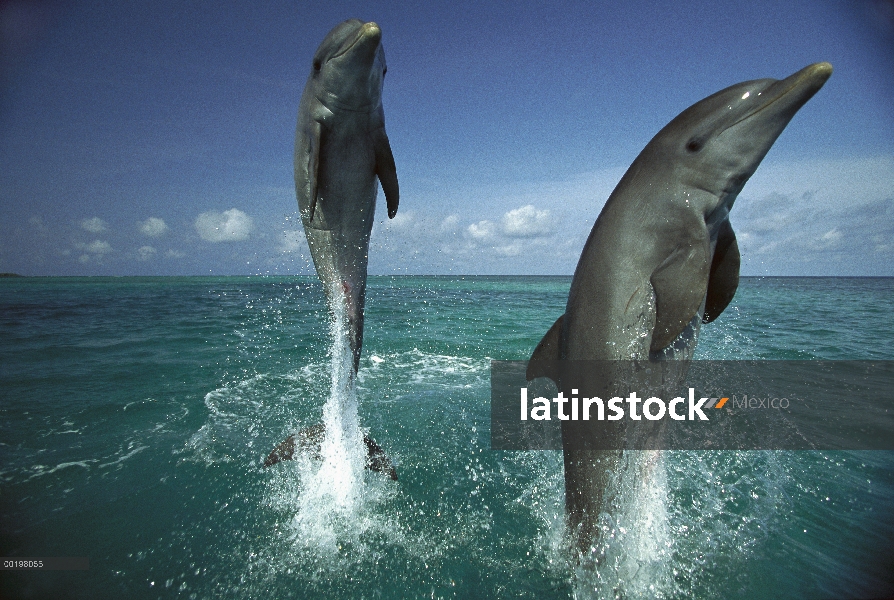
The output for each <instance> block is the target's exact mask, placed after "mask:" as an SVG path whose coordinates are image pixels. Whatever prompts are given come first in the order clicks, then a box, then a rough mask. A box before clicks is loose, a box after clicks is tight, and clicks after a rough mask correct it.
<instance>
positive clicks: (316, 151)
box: [295, 119, 323, 223]
mask: <svg viewBox="0 0 894 600" xmlns="http://www.w3.org/2000/svg"><path fill="white" fill-rule="evenodd" d="M298 140H299V143H300V144H301V145H300V146H298V145H297V144H296V148H295V181H296V182H298V181H301V182H303V183H304V186H303V187H304V189H298V190H296V191H297V192H298V204H299V206H301V205H304V206H306V207H307V209H306V210H307V221H306V222H307V223H310V222H311V221H313V220H314V212H315V211H316V209H317V183H318V182H319V178H318V176H317V171H318V169H319V167H320V147H321V145H322V143H323V126H322V124H321V123H320V122H319V121H317V120H315V119H311V121H310V123H309V124H308V125H307V127H306V129H305V130H304V135H301V136H298ZM301 171H303V173H302V172H301ZM302 200H303V201H304V202H302ZM302 208H303V206H302Z"/></svg>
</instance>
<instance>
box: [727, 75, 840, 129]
mask: <svg viewBox="0 0 894 600" xmlns="http://www.w3.org/2000/svg"><path fill="white" fill-rule="evenodd" d="M831 75H832V65H830V64H829V63H827V62H820V63H814V64H812V65H808V66H806V67H804V68H803V69H801V70H800V71H797V72H795V73H792V74H791V75H789V76H788V77H786V78H785V79H780V80H779V81H776V82H774V83H773V85H771V86H770V87H768V88H767V89H765V90H764V91H763V92H761V93H762V94H766V101H765V102H764V104H762V105H760V106H758V107H757V108H756V109H755V110H753V111H752V112H750V113H748V114H747V115H745V116H744V117H742V118H741V119H739V120H738V121H736V122H735V123H733V124H732V125H729V126H728V127H726V128H725V129H730V128H731V127H734V126H736V125H738V124H739V123H741V122H742V121H746V120H748V119H751V118H753V117H754V116H755V115H758V114H760V113H762V112H764V111H765V110H767V109H768V108H770V107H771V106H772V107H773V112H771V113H768V114H769V115H771V117H770V118H774V117H775V118H781V119H782V122H781V128H780V130H779V131H780V132H781V131H782V128H784V127H785V126H786V125H787V124H788V122H789V120H790V119H791V118H792V117H793V116H794V115H795V113H796V112H798V111H799V110H800V109H801V107H802V106H804V105H805V104H806V103H807V101H808V100H810V99H811V98H813V95H814V94H816V93H817V92H818V91H819V89H820V88H821V87H823V84H825V83H826V80H828V79H829V77H831ZM774 139H775V138H774Z"/></svg>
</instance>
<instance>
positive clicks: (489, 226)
mask: <svg viewBox="0 0 894 600" xmlns="http://www.w3.org/2000/svg"><path fill="white" fill-rule="evenodd" d="M466 231H467V232H468V233H469V235H470V236H471V237H472V238H474V239H476V240H486V239H488V238H491V237H493V235H494V233H495V231H496V227H494V224H493V223H492V222H491V221H488V220H484V221H478V222H477V223H472V224H471V225H469V227H468V228H466Z"/></svg>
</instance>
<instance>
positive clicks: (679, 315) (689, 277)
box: [649, 240, 710, 352]
mask: <svg viewBox="0 0 894 600" xmlns="http://www.w3.org/2000/svg"><path fill="white" fill-rule="evenodd" d="M709 266H710V265H709V264H708V248H707V240H705V241H701V240H698V241H693V242H691V243H689V244H683V245H680V246H678V247H677V248H676V249H675V250H674V251H673V252H672V253H671V255H670V256H669V257H668V258H667V259H666V260H665V261H664V262H663V263H662V264H661V265H660V266H659V267H658V268H657V269H656V270H655V272H654V273H652V277H651V279H650V280H651V282H652V288H653V289H654V290H655V329H654V330H653V331H652V343H651V345H650V348H649V350H650V351H651V352H657V351H659V350H662V349H663V348H666V347H667V346H669V345H670V344H671V342H673V341H674V340H675V339H676V337H677V336H678V335H680V333H682V331H683V330H684V329H685V328H686V326H687V325H688V324H689V322H690V321H691V320H692V317H694V316H695V315H696V314H697V313H698V309H699V308H701V304H702V300H703V299H704V298H705V290H706V289H707V287H708V273H709Z"/></svg>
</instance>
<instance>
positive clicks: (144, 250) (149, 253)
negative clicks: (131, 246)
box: [137, 246, 158, 260]
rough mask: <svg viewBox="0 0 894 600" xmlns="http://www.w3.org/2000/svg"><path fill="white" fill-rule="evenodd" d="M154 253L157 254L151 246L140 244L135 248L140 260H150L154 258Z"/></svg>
mask: <svg viewBox="0 0 894 600" xmlns="http://www.w3.org/2000/svg"><path fill="white" fill-rule="evenodd" d="M156 254H158V251H157V250H156V249H155V248H153V247H152V246H141V247H140V248H139V249H138V250H137V256H138V257H139V259H140V260H150V259H152V258H155V255H156Z"/></svg>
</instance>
